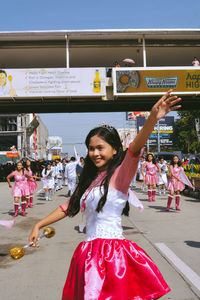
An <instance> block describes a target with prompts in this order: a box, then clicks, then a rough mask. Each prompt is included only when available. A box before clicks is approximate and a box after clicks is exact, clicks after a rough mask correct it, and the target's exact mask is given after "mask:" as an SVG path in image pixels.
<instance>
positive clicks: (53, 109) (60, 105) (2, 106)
mask: <svg viewBox="0 0 200 300" xmlns="http://www.w3.org/2000/svg"><path fill="white" fill-rule="evenodd" d="M158 99H159V98H158V97H155V96H154V97H151V98H150V97H146V98H144V97H130V98H127V97H126V98H122V97H120V98H118V99H115V100H102V99H97V98H87V99H86V98H65V97H62V98H61V97H60V98H46V97H45V98H29V99H24V98H21V99H20V98H15V99H8V98H7V99H6V98H5V99H2V98H1V99H0V113H32V112H35V113H61V112H66V113H67V112H68V113H75V112H112V111H113V112H119V111H148V110H150V109H151V107H152V106H153V104H154V103H155V102H156V101H157V100H158ZM198 109H200V95H197V96H196V95H195V96H183V97H182V110H198Z"/></svg>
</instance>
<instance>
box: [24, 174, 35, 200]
mask: <svg viewBox="0 0 200 300" xmlns="http://www.w3.org/2000/svg"><path fill="white" fill-rule="evenodd" d="M25 174H26V175H28V176H33V172H32V170H25ZM26 182H27V185H28V189H29V195H32V194H33V192H34V191H35V190H37V188H38V186H37V183H36V181H35V180H34V179H33V178H30V180H28V178H26Z"/></svg>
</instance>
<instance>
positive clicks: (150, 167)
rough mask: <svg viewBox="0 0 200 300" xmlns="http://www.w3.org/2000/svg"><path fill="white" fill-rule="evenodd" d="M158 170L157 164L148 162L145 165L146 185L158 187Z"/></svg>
mask: <svg viewBox="0 0 200 300" xmlns="http://www.w3.org/2000/svg"><path fill="white" fill-rule="evenodd" d="M157 168H158V167H157V166H156V165H155V164H153V163H151V162H148V161H147V162H146V163H145V164H144V166H143V170H145V169H146V175H145V183H146V184H147V185H156V184H157V183H158V181H159V179H158V175H157Z"/></svg>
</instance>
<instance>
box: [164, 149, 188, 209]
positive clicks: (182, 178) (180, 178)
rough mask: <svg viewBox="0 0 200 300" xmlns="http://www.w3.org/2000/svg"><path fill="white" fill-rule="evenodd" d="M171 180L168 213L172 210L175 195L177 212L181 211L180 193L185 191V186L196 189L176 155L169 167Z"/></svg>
mask: <svg viewBox="0 0 200 300" xmlns="http://www.w3.org/2000/svg"><path fill="white" fill-rule="evenodd" d="M169 173H170V179H169V182H168V186H167V189H168V191H170V195H169V196H168V202H167V211H169V210H170V205H171V203H172V200H173V197H174V194H175V205H176V210H180V207H179V204H180V197H181V196H180V192H181V191H183V190H184V188H185V184H186V185H188V186H189V187H191V188H192V189H194V187H193V186H192V184H191V182H190V181H189V179H188V178H187V176H186V175H185V173H184V170H183V168H182V167H181V161H180V159H179V157H178V156H177V155H174V156H173V158H172V161H171V164H170V167H169Z"/></svg>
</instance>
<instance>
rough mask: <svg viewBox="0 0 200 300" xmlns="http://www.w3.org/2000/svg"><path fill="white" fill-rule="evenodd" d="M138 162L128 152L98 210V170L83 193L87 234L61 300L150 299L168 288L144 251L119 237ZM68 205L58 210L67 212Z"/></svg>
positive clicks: (79, 246) (70, 270) (130, 201)
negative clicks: (101, 207)
mask: <svg viewBox="0 0 200 300" xmlns="http://www.w3.org/2000/svg"><path fill="white" fill-rule="evenodd" d="M138 162H139V157H133V155H132V154H131V153H130V152H127V153H126V156H125V158H124V161H123V162H122V164H121V165H120V166H119V167H117V168H116V170H115V172H114V174H113V176H112V178H111V180H110V183H109V189H108V194H107V200H106V203H105V205H104V207H103V209H102V211H101V212H99V213H98V212H97V211H96V208H97V205H98V202H99V200H100V198H101V196H102V192H103V187H102V186H101V181H102V177H101V176H102V172H99V174H98V175H97V177H96V179H95V180H94V181H93V182H92V183H91V185H90V187H89V188H88V189H87V190H86V191H85V193H84V194H83V196H82V198H81V200H80V207H81V208H82V206H83V204H84V207H85V211H84V214H85V216H86V228H87V229H86V238H85V241H84V242H81V243H80V244H79V245H78V247H77V249H76V250H75V252H74V255H73V257H72V260H71V265H70V269H69V273H68V276H67V280H66V283H65V286H64V289H63V297H62V300H75V299H76V300H105V299H107V300H108V299H110V300H122V299H124V300H131V299H132V300H134V299H135V300H136V299H138V300H139V299H140V300H147V299H148V300H150V299H158V298H160V297H161V296H163V295H164V294H166V293H168V292H169V291H170V288H169V287H168V285H167V283H166V282H165V280H164V279H163V277H162V275H161V273H160V271H159V270H158V268H157V266H156V265H155V263H154V262H153V261H152V259H151V258H150V257H149V256H148V254H146V252H145V251H144V250H143V249H142V248H140V247H139V246H138V245H137V244H135V243H134V242H133V241H130V240H127V239H126V238H125V237H124V236H123V229H122V226H121V218H122V216H121V215H122V211H123V209H124V207H125V205H126V201H129V203H131V204H134V202H133V198H134V194H133V198H132V199H131V197H130V193H131V192H130V191H129V185H130V183H131V181H132V179H133V177H134V176H135V173H136V170H137V167H138ZM103 172H104V171H103ZM105 175H106V173H105V174H104V177H105ZM98 178H99V179H100V180H98ZM135 198H136V196H135ZM138 201H139V200H138ZM136 203H137V201H136ZM67 205H68V202H66V203H64V204H63V205H62V206H61V208H62V209H63V210H66V209H67ZM134 205H135V204H134ZM136 206H137V205H136Z"/></svg>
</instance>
